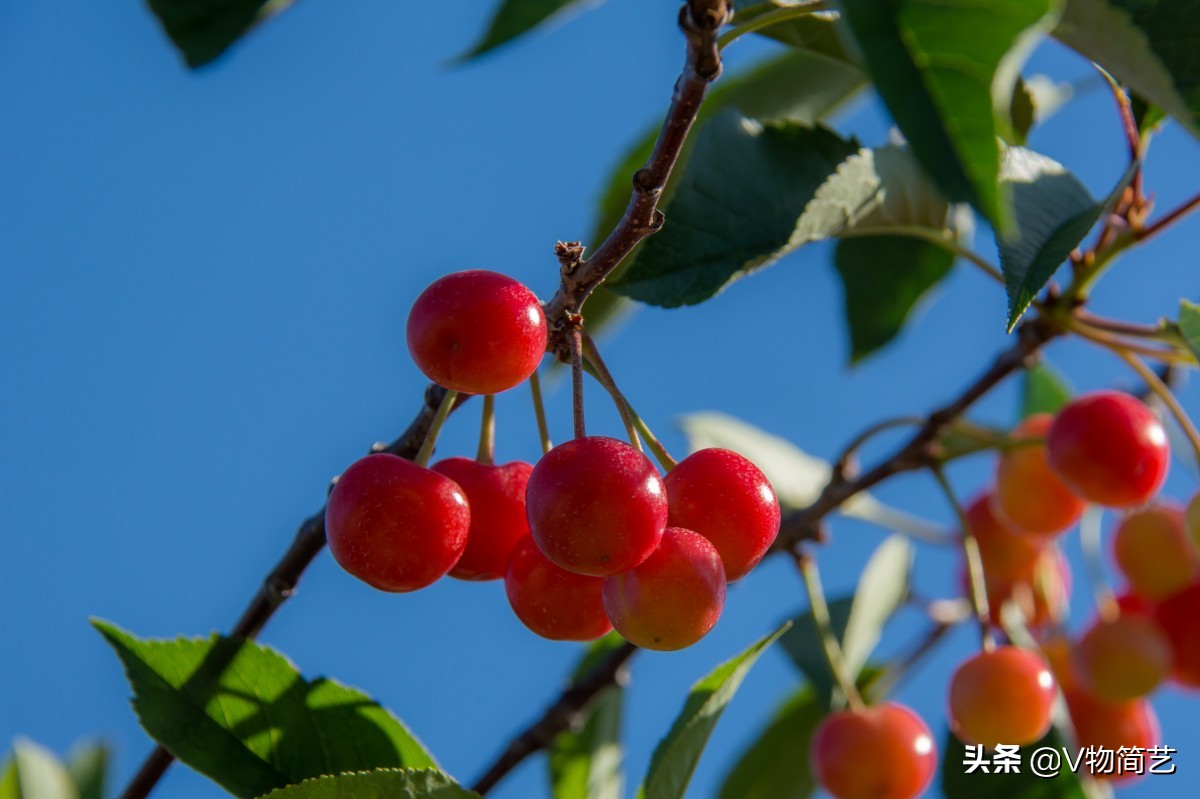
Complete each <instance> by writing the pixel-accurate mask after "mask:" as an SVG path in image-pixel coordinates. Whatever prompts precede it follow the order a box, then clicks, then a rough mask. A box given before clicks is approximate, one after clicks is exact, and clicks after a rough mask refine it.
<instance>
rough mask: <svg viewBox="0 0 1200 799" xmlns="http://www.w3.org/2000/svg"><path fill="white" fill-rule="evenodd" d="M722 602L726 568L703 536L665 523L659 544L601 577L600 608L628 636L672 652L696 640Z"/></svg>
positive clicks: (715, 616) (704, 632) (718, 615)
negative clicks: (637, 560)
mask: <svg viewBox="0 0 1200 799" xmlns="http://www.w3.org/2000/svg"><path fill="white" fill-rule="evenodd" d="M724 607H725V569H724V567H723V566H722V565H721V556H720V554H719V553H718V552H717V548H716V547H714V546H713V545H712V543H710V542H709V540H708V539H707V538H705V537H704V536H702V535H700V534H699V533H694V532H692V531H691V530H684V529H682V528H679V527H668V528H667V529H666V531H665V532H664V533H663V536H662V540H661V541H659V544H658V548H657V549H655V550H654V552H653V553H652V554H651V555H650V557H648V558H646V559H645V560H644V561H642V562H641V563H640V564H638V565H637V566H635V567H634V568H632V569H630V570H629V571H626V572H622V573H621V574H616V575H613V576H611V577H605V578H604V610H605V612H606V613H608V618H609V620H610V621H612V624H613V627H615V628H616V630H617V632H619V633H620V634H621V635H622V636H624V637H625V639H626V640H628V641H631V642H632V643H635V644H637V645H638V646H640V647H642V648H644V649H655V650H658V651H660V652H670V651H674V650H676V649H683V648H685V647H689V646H691V645H692V644H694V643H696V642H697V641H699V640H700V639H701V638H703V637H704V636H705V635H707V634H708V631H709V630H711V629H712V628H713V627H714V626H715V625H716V623H717V619H719V618H721V609H722V608H724Z"/></svg>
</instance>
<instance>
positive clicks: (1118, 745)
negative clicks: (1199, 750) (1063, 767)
mask: <svg viewBox="0 0 1200 799" xmlns="http://www.w3.org/2000/svg"><path fill="white" fill-rule="evenodd" d="M1063 695H1064V696H1065V697H1066V700H1067V711H1068V712H1069V713H1070V715H1071V724H1072V725H1073V726H1074V727H1075V739H1076V742H1077V743H1078V744H1079V746H1080V748H1083V749H1086V748H1087V747H1095V748H1096V749H1108V750H1110V751H1114V752H1115V751H1117V750H1119V749H1122V748H1127V749H1136V750H1141V751H1145V750H1146V749H1149V748H1150V747H1152V746H1159V745H1160V744H1161V741H1162V738H1161V736H1160V734H1159V729H1158V717H1157V716H1155V715H1154V708H1152V707H1151V706H1150V703H1149V702H1147V701H1146V700H1145V699H1134V700H1132V701H1130V702H1104V701H1102V700H1100V699H1097V698H1096V697H1094V696H1092V695H1091V694H1088V693H1086V692H1085V691H1081V690H1074V691H1064V692H1063ZM1146 764H1147V766H1148V765H1149V761H1148V760H1147V761H1146ZM1093 776H1094V777H1096V778H1097V779H1102V780H1108V781H1110V782H1124V781H1127V780H1130V779H1133V778H1134V777H1136V776H1137V775H1136V774H1133V773H1131V772H1126V773H1123V774H1117V773H1115V770H1114V773H1112V774H1101V773H1094V774H1093Z"/></svg>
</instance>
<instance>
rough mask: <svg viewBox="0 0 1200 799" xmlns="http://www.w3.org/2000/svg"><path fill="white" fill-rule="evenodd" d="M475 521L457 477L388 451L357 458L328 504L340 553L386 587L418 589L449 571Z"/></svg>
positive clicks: (362, 575) (329, 527)
mask: <svg viewBox="0 0 1200 799" xmlns="http://www.w3.org/2000/svg"><path fill="white" fill-rule="evenodd" d="M470 523H471V512H470V508H469V506H468V505H467V498H466V495H465V494H463V491H462V489H461V488H460V487H459V486H458V484H457V483H455V482H454V481H453V480H451V479H450V478H448V477H445V476H443V475H440V474H438V473H436V472H431V471H430V470H428V469H423V468H421V467H420V466H417V465H416V464H414V463H411V462H409V461H406V460H404V459H403V458H399V457H396V456H395V455H389V454H386V453H379V454H375V455H368V456H366V457H365V458H360V459H359V460H357V461H355V462H354V463H353V464H351V466H350V468H348V469H347V470H346V471H345V472H344V473H343V474H342V476H341V477H339V478H338V481H337V483H336V484H335V485H334V487H333V491H332V492H331V493H330V495H329V502H328V503H327V504H326V506H325V537H326V539H327V540H328V541H329V551H330V552H331V553H333V557H334V559H335V560H337V562H338V563H339V564H340V565H341V567H342V568H343V569H345V570H346V571H348V572H350V573H351V574H353V575H354V576H355V577H357V578H358V579H360V580H362V581H363V582H365V583H368V584H370V585H373V586H375V587H376V588H378V589H380V590H382V591H397V592H399V591H415V590H417V589H418V588H424V587H425V586H427V585H431V584H432V583H434V582H435V581H437V579H438V578H439V577H441V576H442V575H444V574H445V573H446V572H448V571H450V569H451V567H453V566H454V564H455V563H456V562H457V561H458V559H459V557H460V556H461V555H462V553H463V549H464V548H465V547H466V545H467V529H468V528H469V527H470Z"/></svg>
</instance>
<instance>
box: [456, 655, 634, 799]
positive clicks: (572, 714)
mask: <svg viewBox="0 0 1200 799" xmlns="http://www.w3.org/2000/svg"><path fill="white" fill-rule="evenodd" d="M637 651H638V648H637V647H636V646H634V645H633V644H631V643H628V642H626V643H625V644H623V645H622V646H621V647H620V648H619V649H616V650H614V651H613V652H612V654H610V655H609V656H608V657H607V658H605V659H604V660H603V661H602V662H600V663H599V664H598V665H597V666H596V667H595V668H594V669H593V670H592V671H591V672H589V673H588V674H587V675H585V676H584V677H583V678H582V679H580V680H578V681H577V682H575V683H573V684H572V685H571V686H570V687H568V688H567V689H566V690H565V691H563V692H562V694H561V695H560V696H559V697H558V699H557V700H556V701H555V702H554V704H552V705H551V706H550V707H548V708H546V710H545V712H544V713H542V715H541V716H539V717H538V719H537V721H535V722H533V723H532V724H530V725H529V726H528V727H526V728H525V729H523V730H522V731H521V732H520V733H519V734H518V735H517V736H516V737H514V738H513V739H512V740H511V741H510V742H509V744H508V746H507V747H505V749H504V751H503V752H501V753H500V755H499V757H497V758H496V759H495V760H494V761H493V762H492V764H491V765H490V766H488V768H487V769H486V770H485V771H484V773H483V776H481V777H480V778H479V779H478V780H476V781H475V784H474V785H472V786H471V790H472V791H475V792H476V793H478V794H486V793H487V792H488V791H489V790H491V789H492V788H494V787H495V786H496V784H497V783H498V782H500V780H502V779H503V778H504V777H505V776H506V775H507V774H508V773H509V772H510V771H512V770H513V769H514V768H516V767H517V766H518V765H520V764H521V763H522V762H523V761H524V760H525V759H526V758H527V757H529V756H530V755H533V754H535V753H537V752H539V751H541V750H542V749H546V748H548V747H549V746H550V745H551V744H553V743H554V739H555V738H557V737H558V735H559V733H561V732H564V731H565V730H568V729H571V728H572V727H573V726H574V725H575V724H577V723H578V722H579V721H580V720H581V718H582V713H583V711H584V710H586V709H587V706H588V704H589V703H590V702H591V701H592V700H593V699H595V698H596V696H597V695H598V694H599V693H600V692H601V691H603V690H604V689H605V688H608V687H609V686H612V685H623V684H624V683H625V682H626V681H627V679H628V668H627V664H628V662H629V659H630V658H631V657H633V656H634V654H636V653H637Z"/></svg>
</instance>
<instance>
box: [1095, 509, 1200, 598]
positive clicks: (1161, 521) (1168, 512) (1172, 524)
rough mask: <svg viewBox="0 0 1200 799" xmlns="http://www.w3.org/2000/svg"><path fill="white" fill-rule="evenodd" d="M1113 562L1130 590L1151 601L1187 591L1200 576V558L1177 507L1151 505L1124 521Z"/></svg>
mask: <svg viewBox="0 0 1200 799" xmlns="http://www.w3.org/2000/svg"><path fill="white" fill-rule="evenodd" d="M1113 559H1114V560H1115V561H1116V562H1117V567H1118V568H1119V569H1120V570H1121V573H1122V574H1124V575H1125V579H1126V580H1128V581H1129V587H1130V589H1131V590H1132V591H1133V592H1134V593H1136V594H1140V595H1141V596H1144V597H1146V598H1147V599H1151V600H1154V599H1163V598H1165V597H1168V596H1170V595H1171V594H1174V593H1176V592H1178V591H1181V590H1183V589H1184V588H1186V587H1187V586H1188V585H1190V584H1191V582H1192V581H1193V580H1194V579H1195V578H1196V575H1197V572H1200V556H1198V555H1197V553H1196V550H1195V548H1194V547H1193V546H1192V542H1191V541H1189V540H1188V534H1187V529H1186V528H1185V525H1184V516H1183V511H1182V510H1181V509H1180V508H1178V507H1176V506H1175V505H1167V504H1154V505H1149V506H1147V507H1145V508H1142V509H1141V510H1137V511H1134V512H1132V513H1130V514H1129V515H1128V516H1126V517H1125V518H1124V519H1122V520H1121V523H1120V525H1118V526H1117V531H1116V533H1115V534H1114V535H1113Z"/></svg>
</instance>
